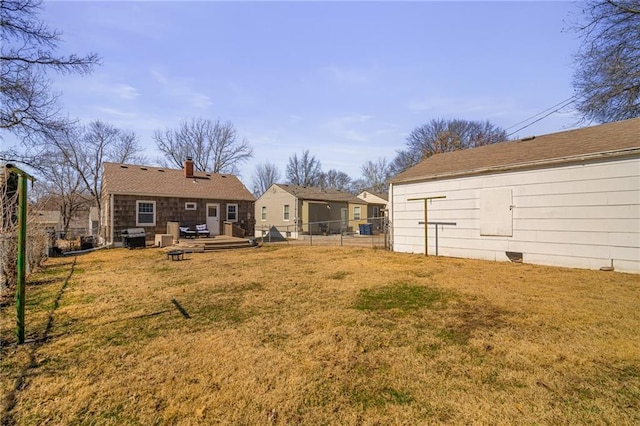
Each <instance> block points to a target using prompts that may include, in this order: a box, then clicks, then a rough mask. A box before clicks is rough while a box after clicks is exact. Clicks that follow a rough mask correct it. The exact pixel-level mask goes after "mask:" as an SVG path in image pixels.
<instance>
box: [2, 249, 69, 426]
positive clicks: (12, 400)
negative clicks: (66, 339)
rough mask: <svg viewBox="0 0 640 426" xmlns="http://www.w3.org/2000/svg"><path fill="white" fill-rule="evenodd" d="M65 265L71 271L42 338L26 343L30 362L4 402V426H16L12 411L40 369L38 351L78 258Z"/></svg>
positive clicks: (49, 331) (51, 324)
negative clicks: (33, 375) (33, 372)
mask: <svg viewBox="0 0 640 426" xmlns="http://www.w3.org/2000/svg"><path fill="white" fill-rule="evenodd" d="M63 265H71V269H70V270H69V275H67V277H66V279H65V280H64V282H63V283H62V286H61V287H60V289H59V290H58V293H57V294H56V298H55V300H54V302H53V306H52V307H51V310H50V311H49V315H48V317H47V325H46V326H45V329H44V332H43V333H42V336H41V337H40V338H36V339H33V340H31V341H26V342H25V344H32V346H31V351H30V352H29V362H28V363H27V365H25V366H24V368H23V369H22V371H21V372H20V374H19V375H18V377H17V378H16V381H15V384H14V386H13V389H12V390H11V391H10V392H9V393H8V394H7V396H6V399H5V401H4V404H3V407H4V409H3V412H2V426H9V425H14V424H16V422H15V420H14V419H13V416H12V411H13V409H14V408H15V406H16V403H17V400H18V399H17V396H18V393H19V392H20V391H21V390H22V389H24V388H26V386H27V377H29V376H31V375H30V374H29V373H30V371H31V370H33V369H34V368H37V367H38V361H37V358H36V353H37V351H38V349H39V348H40V346H42V345H43V344H44V343H45V342H46V341H47V339H48V338H49V334H50V333H51V329H52V328H53V323H54V319H55V313H56V311H57V310H58V307H59V306H60V300H61V299H62V295H63V294H64V291H65V289H66V288H67V286H68V285H69V281H70V280H71V277H72V276H73V272H74V269H75V266H76V258H75V257H74V258H73V261H72V262H67V263H64V264H63ZM61 266H62V265H60V264H58V265H55V267H58V268H59V267H61ZM55 280H57V279H54V280H53V281H55Z"/></svg>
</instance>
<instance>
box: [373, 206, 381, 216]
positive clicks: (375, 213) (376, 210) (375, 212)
mask: <svg viewBox="0 0 640 426" xmlns="http://www.w3.org/2000/svg"><path fill="white" fill-rule="evenodd" d="M373 217H380V207H378V206H373Z"/></svg>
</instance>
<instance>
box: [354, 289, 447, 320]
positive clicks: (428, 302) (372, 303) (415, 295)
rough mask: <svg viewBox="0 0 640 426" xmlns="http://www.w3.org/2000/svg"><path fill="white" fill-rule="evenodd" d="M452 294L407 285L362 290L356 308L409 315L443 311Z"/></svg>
mask: <svg viewBox="0 0 640 426" xmlns="http://www.w3.org/2000/svg"><path fill="white" fill-rule="evenodd" d="M451 298H452V294H451V293H450V292H447V291H443V290H440V289H437V288H429V287H424V286H419V285H412V284H407V283H398V284H391V285H387V286H384V287H379V288H373V289H362V290H361V291H360V293H359V294H358V297H357V300H356V303H355V305H354V307H355V308H356V309H359V310H363V311H386V310H392V309H393V310H399V311H401V312H404V313H407V312H411V311H416V310H418V309H441V308H442V307H444V306H445V305H446V303H447V301H448V300H450V299H451Z"/></svg>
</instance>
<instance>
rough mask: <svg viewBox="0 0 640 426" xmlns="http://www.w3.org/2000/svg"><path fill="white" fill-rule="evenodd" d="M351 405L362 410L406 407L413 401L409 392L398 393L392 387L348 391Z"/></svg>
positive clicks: (398, 391)
mask: <svg viewBox="0 0 640 426" xmlns="http://www.w3.org/2000/svg"><path fill="white" fill-rule="evenodd" d="M349 395H350V399H351V400H352V401H353V403H355V404H358V405H361V406H362V407H363V408H365V409H366V408H370V407H384V406H385V405H390V404H392V405H407V404H411V403H413V401H414V400H415V399H414V398H413V396H411V394H410V393H409V392H405V391H400V390H397V389H394V388H392V387H388V386H386V387H384V388H382V389H375V388H374V389H369V388H355V389H351V390H350V391H349Z"/></svg>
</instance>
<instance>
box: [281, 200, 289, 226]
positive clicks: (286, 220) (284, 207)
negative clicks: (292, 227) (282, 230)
mask: <svg viewBox="0 0 640 426" xmlns="http://www.w3.org/2000/svg"><path fill="white" fill-rule="evenodd" d="M286 207H289V211H288V212H287V210H286ZM285 213H288V214H289V218H288V219H287V218H285ZM290 220H291V206H290V205H289V204H285V205H283V206H282V221H283V222H289V221H290Z"/></svg>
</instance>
